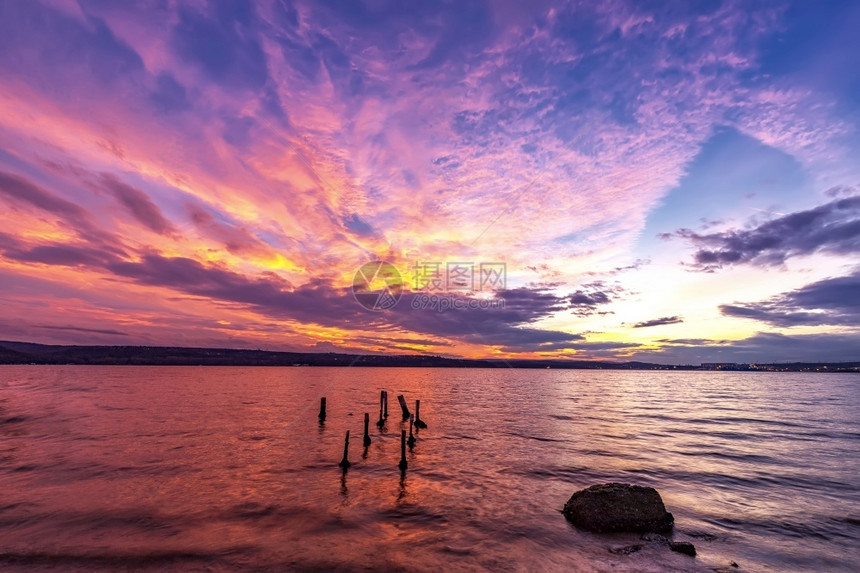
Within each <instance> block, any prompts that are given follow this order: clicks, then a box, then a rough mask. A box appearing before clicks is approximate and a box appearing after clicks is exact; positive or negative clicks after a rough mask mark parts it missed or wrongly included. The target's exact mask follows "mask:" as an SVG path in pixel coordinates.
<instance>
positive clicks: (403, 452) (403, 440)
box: [398, 430, 406, 471]
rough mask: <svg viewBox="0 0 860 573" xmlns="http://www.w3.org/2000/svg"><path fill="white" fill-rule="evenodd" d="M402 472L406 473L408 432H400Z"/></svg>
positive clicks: (400, 466) (399, 465) (400, 465)
mask: <svg viewBox="0 0 860 573" xmlns="http://www.w3.org/2000/svg"><path fill="white" fill-rule="evenodd" d="M398 467H399V468H400V471H406V430H400V464H398Z"/></svg>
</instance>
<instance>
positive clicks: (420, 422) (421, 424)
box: [415, 400, 427, 430]
mask: <svg viewBox="0 0 860 573" xmlns="http://www.w3.org/2000/svg"><path fill="white" fill-rule="evenodd" d="M415 427H416V428H421V429H422V430H423V429H424V428H426V427H427V424H425V423H424V420H422V419H421V400H415Z"/></svg>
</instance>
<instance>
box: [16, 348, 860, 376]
mask: <svg viewBox="0 0 860 573" xmlns="http://www.w3.org/2000/svg"><path fill="white" fill-rule="evenodd" d="M0 364H90V365H140V366H376V367H392V366H393V367H435V368H511V367H512V368H568V369H589V370H595V369H604V370H702V369H707V368H706V367H703V366H691V365H685V366H673V365H666V364H651V363H648V362H597V361H587V360H563V359H557V360H526V359H512V360H500V359H484V360H473V359H465V358H445V357H442V356H425V355H382V354H338V353H333V352H327V353H319V352H270V351H266V350H240V349H234V348H184V347H173V346H60V345H48V344H36V343H32V342H14V341H0ZM723 366H724V365H723ZM721 369H731V370H774V371H827V372H845V371H858V370H860V362H845V363H837V364H824V363H792V364H773V365H762V364H759V365H757V366H755V367H751V366H750V365H746V364H737V365H734V368H725V367H722V368H721Z"/></svg>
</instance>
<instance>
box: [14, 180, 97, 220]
mask: <svg viewBox="0 0 860 573" xmlns="http://www.w3.org/2000/svg"><path fill="white" fill-rule="evenodd" d="M0 194H2V195H5V196H6V197H8V198H10V199H12V200H13V201H14V202H16V203H19V204H29V205H32V206H33V207H37V208H38V209H41V210H43V211H47V212H49V213H53V214H54V215H58V216H60V217H62V218H64V219H68V220H71V221H77V222H86V221H87V212H86V211H84V210H83V209H82V208H80V207H78V206H77V205H75V204H74V203H71V202H69V201H66V200H65V199H62V198H60V197H57V196H56V195H54V194H52V193H50V192H49V191H46V190H44V189H42V188H41V187H39V186H38V185H36V184H35V183H33V182H32V181H30V180H28V179H25V178H23V177H20V176H18V175H14V174H12V173H5V172H2V171H0Z"/></svg>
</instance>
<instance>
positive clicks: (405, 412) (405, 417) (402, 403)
mask: <svg viewBox="0 0 860 573" xmlns="http://www.w3.org/2000/svg"><path fill="white" fill-rule="evenodd" d="M397 401H398V402H400V409H401V410H402V411H403V421H404V422H405V421H406V420H408V419H409V408H407V407H406V398H404V397H403V394H400V395H399V396H398V397H397Z"/></svg>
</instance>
